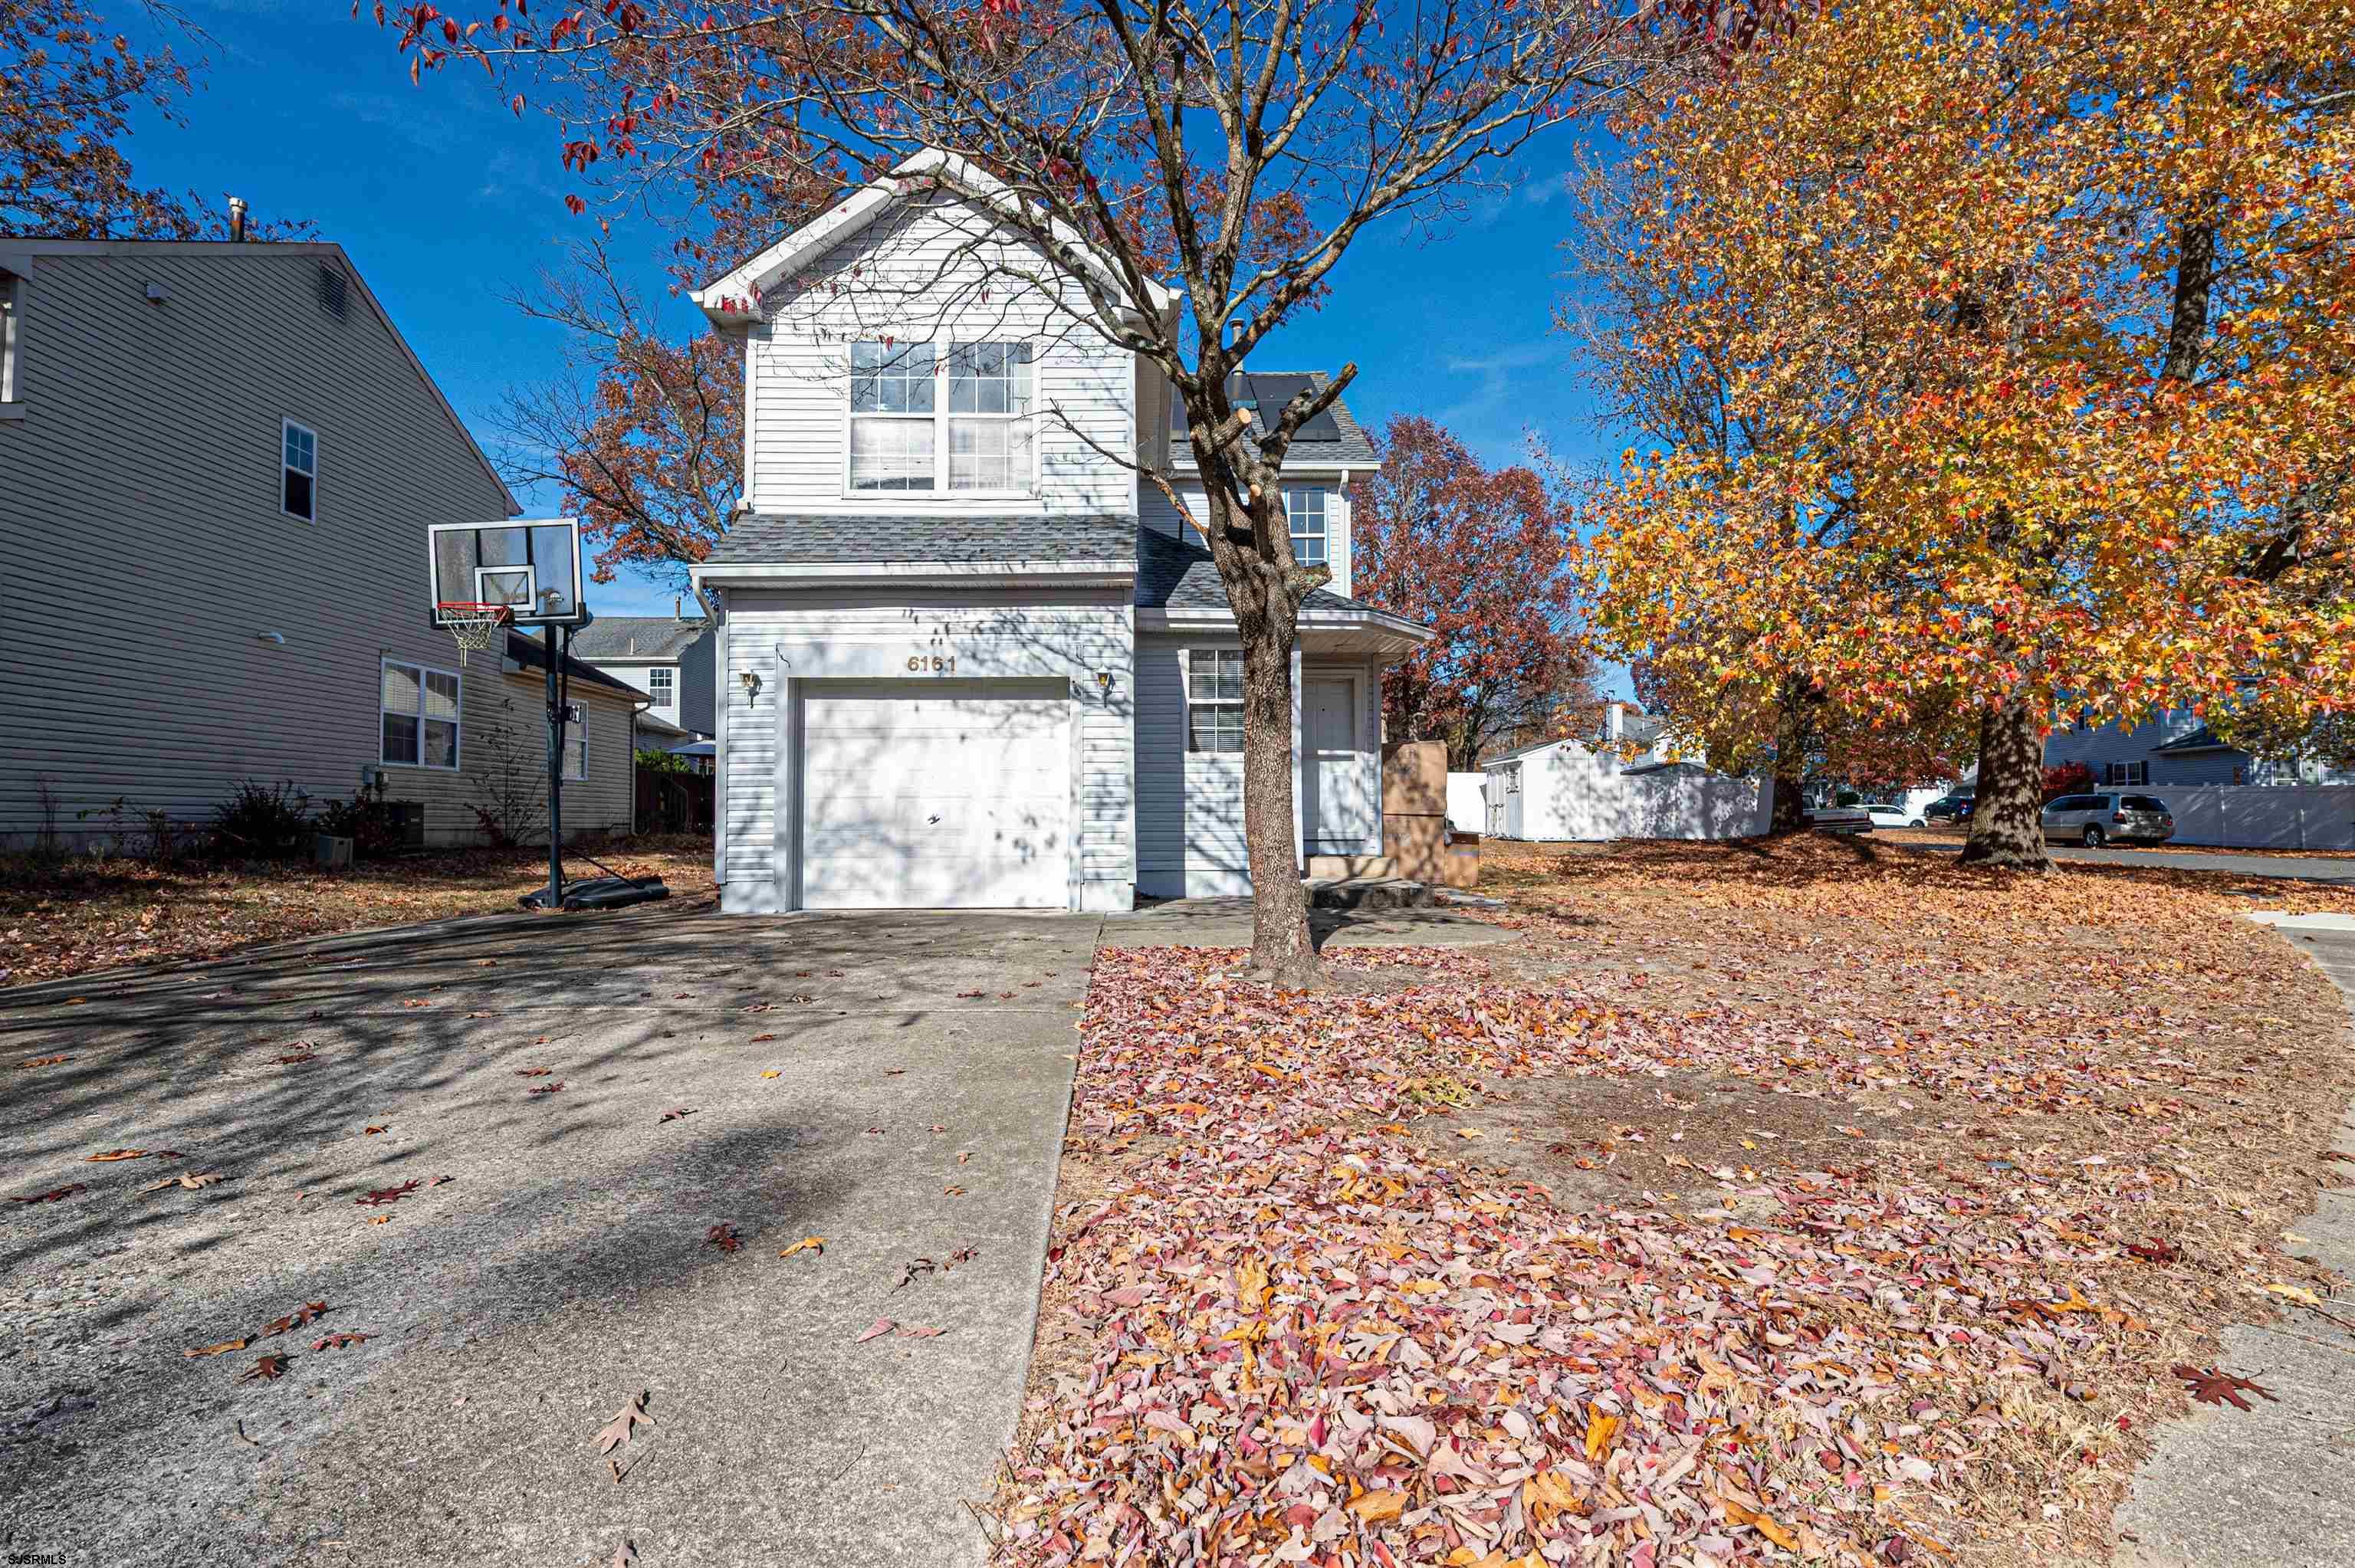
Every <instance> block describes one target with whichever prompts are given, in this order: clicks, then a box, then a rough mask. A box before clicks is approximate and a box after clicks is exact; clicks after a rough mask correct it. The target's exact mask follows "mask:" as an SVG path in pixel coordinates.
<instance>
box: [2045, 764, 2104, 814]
mask: <svg viewBox="0 0 2355 1568" xmlns="http://www.w3.org/2000/svg"><path fill="white" fill-rule="evenodd" d="M2093 787H2094V769H2093V768H2092V767H2091V766H2090V765H2088V764H2086V763H2083V762H2063V763H2062V764H2060V765H2059V766H2057V767H2053V768H2046V769H2045V770H2044V803H2045V804H2046V805H2048V806H2049V805H2051V803H2052V802H2053V801H2055V800H2059V799H2060V798H2061V797H2062V796H2063V795H2083V794H2084V793H2085V792H2086V791H2087V790H2089V789H2093Z"/></svg>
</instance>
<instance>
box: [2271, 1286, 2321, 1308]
mask: <svg viewBox="0 0 2355 1568" xmlns="http://www.w3.org/2000/svg"><path fill="white" fill-rule="evenodd" d="M2265 1291H2266V1293H2267V1294H2268V1295H2273V1296H2286V1297H2287V1298H2289V1299H2291V1300H2292V1301H2295V1302H2296V1303H2297V1304H2298V1305H2299V1306H2301V1307H2320V1306H2321V1305H2322V1298H2321V1297H2319V1296H2317V1295H2316V1294H2315V1293H2314V1292H2313V1291H2311V1290H2308V1289H2306V1288H2305V1287H2302V1286H2296V1285H2268V1286H2266V1287H2265Z"/></svg>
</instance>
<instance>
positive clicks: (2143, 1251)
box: [2126, 1236, 2182, 1263]
mask: <svg viewBox="0 0 2355 1568" xmlns="http://www.w3.org/2000/svg"><path fill="white" fill-rule="evenodd" d="M2126 1255H2128V1256H2129V1257H2138V1258H2140V1259H2142V1260H2143V1261H2144V1262H2145V1263H2173V1262H2174V1261H2175V1260H2176V1259H2178V1258H2179V1257H2181V1256H2182V1254H2181V1253H2179V1252H2178V1251H2176V1250H2175V1244H2174V1243H2172V1242H2168V1241H2162V1240H2160V1239H2159V1238H2158V1237H2157V1236H2152V1237H2151V1238H2150V1239H2149V1240H2148V1241H2138V1242H2128V1243H2126Z"/></svg>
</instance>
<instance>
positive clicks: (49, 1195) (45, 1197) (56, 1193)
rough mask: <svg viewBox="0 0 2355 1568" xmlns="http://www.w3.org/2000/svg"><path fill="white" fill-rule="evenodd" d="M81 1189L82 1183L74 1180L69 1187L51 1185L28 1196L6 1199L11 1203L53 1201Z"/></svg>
mask: <svg viewBox="0 0 2355 1568" xmlns="http://www.w3.org/2000/svg"><path fill="white" fill-rule="evenodd" d="M83 1190H84V1189H83V1187H82V1184H81V1183H80V1182H79V1181H76V1182H75V1183H73V1184H72V1185H71V1186H69V1187H52V1188H50V1189H49V1190H48V1192H36V1193H34V1194H33V1195H32V1196H31V1197H29V1198H16V1197H12V1198H10V1199H9V1200H8V1201H9V1202H12V1203H54V1202H58V1201H59V1199H62V1198H70V1197H72V1196H73V1195H74V1194H75V1193H76V1192H81V1191H83Z"/></svg>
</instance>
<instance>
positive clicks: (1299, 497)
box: [1284, 489, 1325, 567]
mask: <svg viewBox="0 0 2355 1568" xmlns="http://www.w3.org/2000/svg"><path fill="white" fill-rule="evenodd" d="M1284 516H1285V517H1286V518H1287V519H1289V520H1290V522H1291V524H1292V558H1293V559H1294V560H1295V561H1297V562H1299V563H1300V564H1301V565H1302V566H1304V567H1321V566H1323V565H1325V492H1324V491H1322V490H1312V489H1299V490H1287V491H1285V492H1284Z"/></svg>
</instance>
